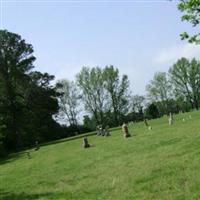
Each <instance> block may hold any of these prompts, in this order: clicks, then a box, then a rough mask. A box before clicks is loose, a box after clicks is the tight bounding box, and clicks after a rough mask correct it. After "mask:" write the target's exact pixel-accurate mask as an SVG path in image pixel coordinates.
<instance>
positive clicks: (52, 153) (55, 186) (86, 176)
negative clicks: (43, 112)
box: [0, 111, 200, 200]
mask: <svg viewBox="0 0 200 200" xmlns="http://www.w3.org/2000/svg"><path fill="white" fill-rule="evenodd" d="M190 116H191V117H190ZM173 117H174V123H173V125H171V126H169V124H168V116H165V117H163V118H160V119H156V120H150V121H149V122H148V123H149V124H151V125H152V126H153V127H154V128H153V129H152V130H151V131H150V132H149V130H148V129H147V128H146V126H145V124H144V122H139V123H134V124H132V123H131V124H130V125H128V128H129V132H130V133H131V134H133V135H134V137H130V138H126V139H124V138H123V137H122V134H123V133H122V130H121V127H119V128H118V130H113V131H112V130H111V136H110V137H108V138H107V137H99V136H96V135H91V136H87V139H88V142H89V144H90V145H92V148H88V149H87V150H84V149H83V147H82V142H83V138H80V139H75V140H69V141H62V142H60V143H57V144H56V143H55V144H50V145H46V146H42V145H41V146H40V149H39V150H38V151H35V149H34V148H33V149H29V150H28V152H29V153H26V152H27V151H24V152H23V151H22V152H19V153H16V154H12V155H10V157H9V159H7V160H4V161H2V162H1V163H0V175H1V184H0V191H4V192H2V193H1V199H3V200H21V199H26V200H29V199H38V200H39V199H41V200H49V199H55V200H57V199H73V200H74V199H77V200H78V199H83V200H94V199H111V200H115V199H182V198H186V199H199V198H200V193H199V191H200V182H199V180H200V174H199V162H200V161H199V153H200V149H199V145H200V140H199V130H200V126H199V124H200V112H199V111H195V112H191V113H181V114H177V115H174V116H173ZM183 118H185V119H187V120H186V121H185V122H184V123H183V121H182V119H183ZM190 118H192V119H190ZM84 144H85V143H84ZM2 183H3V184H2ZM181 191H184V192H181ZM158 197H159V198H158Z"/></svg>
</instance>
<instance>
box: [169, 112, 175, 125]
mask: <svg viewBox="0 0 200 200" xmlns="http://www.w3.org/2000/svg"><path fill="white" fill-rule="evenodd" d="M173 121H174V119H173V116H172V113H169V119H168V122H169V125H172V124H173Z"/></svg>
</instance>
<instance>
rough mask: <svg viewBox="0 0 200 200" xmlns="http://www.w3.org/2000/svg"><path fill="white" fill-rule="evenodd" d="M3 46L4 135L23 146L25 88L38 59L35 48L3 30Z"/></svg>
mask: <svg viewBox="0 0 200 200" xmlns="http://www.w3.org/2000/svg"><path fill="white" fill-rule="evenodd" d="M0 44H1V46H0V85H1V91H0V92H1V95H0V105H1V108H0V109H1V115H2V118H3V121H4V123H5V125H6V127H7V128H6V130H5V132H4V134H5V135H6V136H5V137H6V139H7V140H8V141H10V144H12V145H13V146H16V147H17V146H19V145H21V143H22V141H21V137H22V135H21V127H20V125H19V124H20V120H22V118H23V109H24V101H25V99H24V89H25V87H26V85H27V83H28V82H29V80H30V78H29V76H28V75H29V73H30V71H31V69H32V68H33V61H34V60H35V57H34V56H33V55H32V53H33V48H32V45H30V44H27V43H26V42H25V40H23V39H22V38H21V36H19V35H17V34H14V33H10V32H8V31H5V30H4V31H2V30H1V31H0Z"/></svg>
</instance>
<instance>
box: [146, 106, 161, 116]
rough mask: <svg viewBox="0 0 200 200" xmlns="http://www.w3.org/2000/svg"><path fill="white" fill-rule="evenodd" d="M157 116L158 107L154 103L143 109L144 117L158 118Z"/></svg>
mask: <svg viewBox="0 0 200 200" xmlns="http://www.w3.org/2000/svg"><path fill="white" fill-rule="evenodd" d="M159 116H160V115H159V111H158V108H157V106H156V105H155V104H154V103H152V104H150V105H149V106H148V107H147V109H146V110H145V117H146V118H149V119H155V118H158V117H159Z"/></svg>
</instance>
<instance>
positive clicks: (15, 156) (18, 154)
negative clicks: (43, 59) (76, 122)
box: [0, 127, 120, 165]
mask: <svg viewBox="0 0 200 200" xmlns="http://www.w3.org/2000/svg"><path fill="white" fill-rule="evenodd" d="M119 129H120V127H115V128H111V129H110V131H116V130H119ZM93 135H96V131H93V132H89V133H86V134H80V135H77V136H73V137H68V138H64V139H60V140H55V141H51V142H47V143H42V144H40V147H42V146H48V145H52V144H59V143H62V142H67V141H71V140H76V139H80V138H83V137H88V136H93ZM92 146H93V147H94V145H92ZM33 150H34V147H32V148H30V147H29V148H25V149H23V150H22V151H21V152H16V153H12V154H9V155H8V156H7V157H5V158H1V159H0V165H2V164H6V163H9V162H13V161H15V160H17V159H19V158H20V157H22V156H24V154H27V152H31V151H33Z"/></svg>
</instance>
